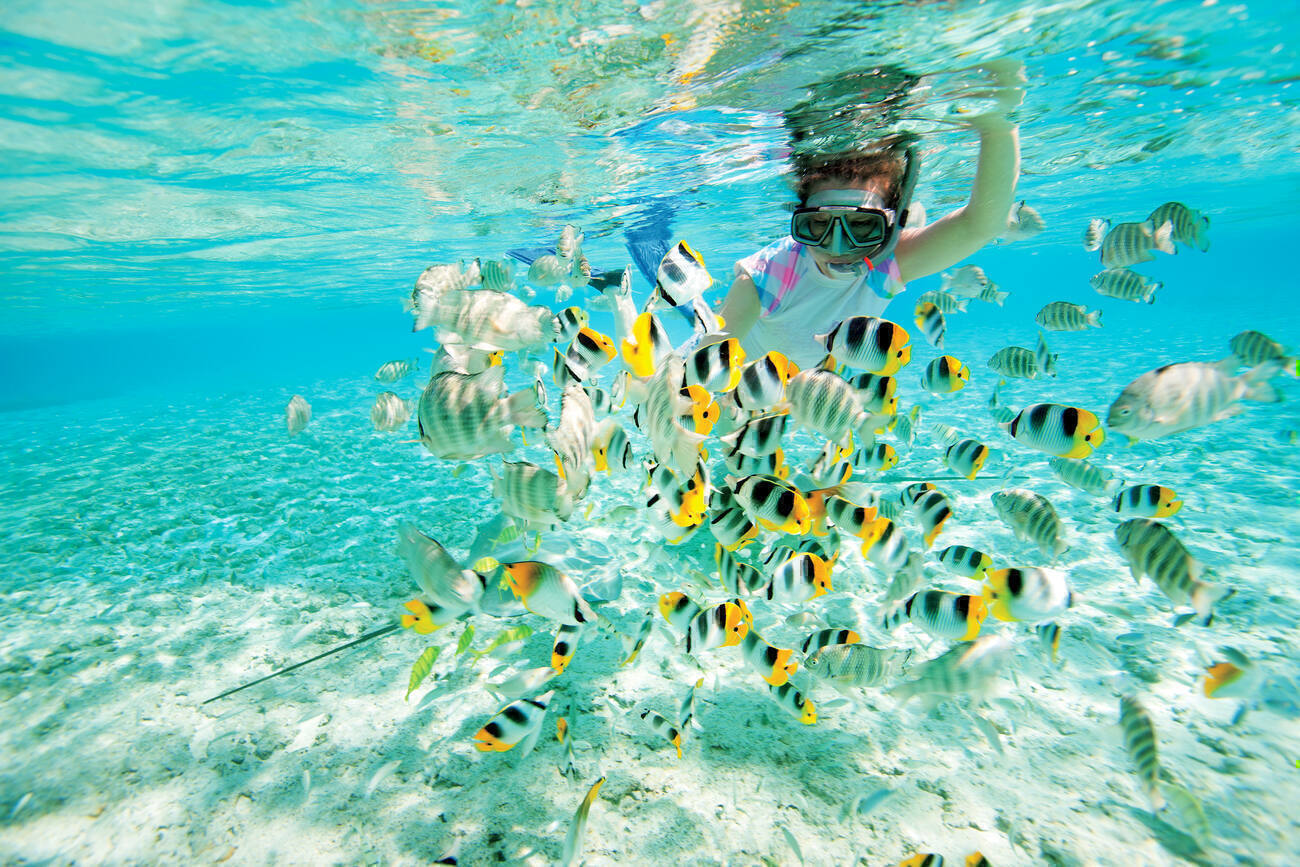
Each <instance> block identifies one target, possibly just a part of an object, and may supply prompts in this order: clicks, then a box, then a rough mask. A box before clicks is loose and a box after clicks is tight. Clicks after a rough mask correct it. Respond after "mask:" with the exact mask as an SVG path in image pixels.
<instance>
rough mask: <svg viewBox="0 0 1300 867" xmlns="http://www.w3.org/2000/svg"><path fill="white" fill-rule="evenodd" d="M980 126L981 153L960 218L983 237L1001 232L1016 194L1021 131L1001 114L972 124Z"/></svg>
mask: <svg viewBox="0 0 1300 867" xmlns="http://www.w3.org/2000/svg"><path fill="white" fill-rule="evenodd" d="M974 126H975V128H976V129H977V130H979V136H980V154H979V161H978V163H977V165H976V169H975V180H974V182H972V183H971V190H970V201H969V202H967V204H966V207H965V212H964V213H963V215H962V216H963V220H964V221H968V222H969V225H968V229H969V230H970V231H971V232H972V233H974V234H976V235H979V236H983V237H984V238H985V240H986V241H989V240H992V239H993V238H996V237H997V236H998V235H1001V234H1002V233H1003V232H1004V231H1005V230H1006V227H1007V218H1008V216H1009V215H1010V213H1011V205H1012V203H1013V202H1014V201H1015V196H1016V180H1017V178H1018V177H1019V175H1020V131H1019V129H1018V128H1017V127H1016V125H1015V124H1013V123H1012V122H1011V121H1010V120H1008V119H1007V118H1005V117H1002V116H1000V115H986V116H985V117H982V118H980V119H978V121H977V122H976V123H975V124H974Z"/></svg>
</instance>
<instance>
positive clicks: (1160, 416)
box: [1106, 357, 1281, 440]
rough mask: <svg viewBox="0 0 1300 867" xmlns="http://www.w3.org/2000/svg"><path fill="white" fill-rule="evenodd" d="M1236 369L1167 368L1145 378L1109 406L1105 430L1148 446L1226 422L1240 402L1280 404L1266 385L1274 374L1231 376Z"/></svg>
mask: <svg viewBox="0 0 1300 867" xmlns="http://www.w3.org/2000/svg"><path fill="white" fill-rule="evenodd" d="M1236 368H1237V359H1236V358H1235V357H1231V358H1229V359H1226V360H1225V361H1221V362H1219V363H1217V364H1208V363H1205V362H1199V361H1189V362H1185V363H1182V364H1167V365H1165V366H1164V367H1158V368H1156V369H1155V370H1152V371H1150V372H1148V373H1144V374H1142V375H1141V376H1139V377H1138V378H1137V379H1135V380H1134V381H1133V382H1131V383H1130V384H1129V385H1128V387H1127V388H1125V389H1124V391H1123V392H1122V393H1121V394H1120V396H1119V397H1118V398H1116V400H1115V402H1114V403H1113V404H1111V407H1110V411H1109V412H1108V413H1107V415H1106V424H1107V425H1108V426H1109V427H1110V428H1112V429H1113V430H1115V431H1116V432H1117V433H1121V434H1124V435H1125V436H1127V437H1128V438H1129V439H1131V440H1144V439H1147V440H1149V439H1156V438H1158V437H1163V436H1169V435H1171V434H1176V433H1181V432H1182V431H1186V430H1191V429H1193V428H1197V427H1201V426H1203V425H1207V424H1211V423H1213V422H1216V421H1221V420H1223V419H1226V418H1231V417H1232V416H1234V415H1236V414H1238V413H1240V412H1241V411H1242V410H1243V409H1244V407H1242V406H1241V404H1240V401H1242V400H1251V401H1261V402H1276V401H1278V400H1281V395H1280V394H1279V393H1278V391H1277V390H1276V389H1275V388H1273V386H1272V385H1270V384H1269V382H1268V377H1269V376H1270V375H1272V374H1273V373H1275V372H1276V368H1274V367H1272V366H1271V365H1265V366H1263V367H1259V368H1255V369H1254V370H1252V371H1251V372H1249V373H1246V374H1243V375H1241V376H1232V375H1231V374H1232V373H1233V372H1234V371H1235V370H1236Z"/></svg>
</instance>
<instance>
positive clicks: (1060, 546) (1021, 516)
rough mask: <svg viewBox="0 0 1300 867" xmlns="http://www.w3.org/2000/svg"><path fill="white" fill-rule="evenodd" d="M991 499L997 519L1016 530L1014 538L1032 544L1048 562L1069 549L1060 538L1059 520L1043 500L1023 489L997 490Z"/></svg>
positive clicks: (1047, 502) (1053, 508) (1049, 502)
mask: <svg viewBox="0 0 1300 867" xmlns="http://www.w3.org/2000/svg"><path fill="white" fill-rule="evenodd" d="M991 499H992V500H993V508H994V509H996V510H997V513H998V517H999V518H1001V519H1002V520H1003V522H1004V523H1006V524H1007V526H1009V527H1010V528H1011V529H1012V530H1013V531H1015V534H1016V538H1018V539H1021V540H1023V541H1028V542H1033V543H1034V544H1036V545H1037V546H1038V549H1039V550H1040V551H1042V552H1043V554H1045V555H1047V556H1048V557H1049V558H1051V559H1055V558H1056V557H1058V556H1060V555H1061V554H1063V553H1065V551H1066V549H1067V548H1069V545H1067V544H1066V542H1065V540H1064V539H1063V538H1062V535H1063V533H1064V530H1063V529H1062V527H1061V519H1060V517H1059V516H1057V514H1056V509H1055V507H1053V506H1052V503H1051V501H1049V500H1048V499H1047V498H1046V497H1042V496H1039V495H1038V494H1035V493H1034V492H1033V491H1029V490H1025V489H1024V488H1012V489H1010V490H1005V491H998V492H997V493H995V494H993V496H992V498H991Z"/></svg>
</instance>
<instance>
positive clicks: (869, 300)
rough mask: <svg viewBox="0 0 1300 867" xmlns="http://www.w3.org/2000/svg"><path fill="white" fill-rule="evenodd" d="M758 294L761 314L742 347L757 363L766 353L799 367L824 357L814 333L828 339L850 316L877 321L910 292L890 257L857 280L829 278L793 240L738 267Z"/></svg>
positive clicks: (781, 242)
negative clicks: (892, 303)
mask: <svg viewBox="0 0 1300 867" xmlns="http://www.w3.org/2000/svg"><path fill="white" fill-rule="evenodd" d="M741 274H744V275H746V276H747V277H749V278H750V279H751V280H752V281H753V282H754V287H755V288H756V289H757V290H758V300H759V304H760V305H761V307H762V313H761V314H760V315H759V318H758V321H757V322H755V323H754V327H753V328H752V329H750V333H749V334H748V335H746V337H745V340H744V341H743V345H744V347H745V352H746V354H747V355H748V356H749V357H751V358H756V357H758V356H759V355H762V354H763V353H764V352H767V351H768V350H773V349H775V350H777V351H779V352H782V353H784V354H785V355H786V356H787V357H788V358H790V360H791V361H793V362H795V363H796V364H798V365H800V366H806V365H811V364H815V363H817V362H818V361H820V360H821V358H822V356H824V355H825V354H826V351H825V349H823V348H822V347H821V345H820V344H818V343H817V342H816V341H815V340H813V339H812V338H813V335H814V334H824V333H825V332H827V331H829V330H830V329H831V326H833V325H835V323H837V322H839V321H840V320H842V319H845V318H847V317H849V316H862V315H865V316H879V315H881V314H882V313H884V311H885V308H886V307H887V306H888V305H889V300H890V299H891V298H893V297H894V296H895V295H897V294H898V293H900V292H902V291H903V290H904V289H905V288H906V284H904V283H903V281H902V279H901V278H900V276H899V270H898V263H897V262H896V261H895V260H894V258H893V257H892V256H891V257H889V258H887V259H885V260H884V261H883V262H878V263H875V265H874V266H873V267H871V268H870V269H869V270H867V271H865V272H864V273H862V274H861V275H858V276H847V277H843V278H836V277H828V276H827V275H825V274H823V273H822V271H821V269H819V268H818V267H817V263H816V261H814V259H813V257H812V255H811V254H810V253H807V252H806V251H805V249H804V245H803V244H801V243H799V242H798V241H796V240H795V239H794V238H792V237H790V236H789V235H787V236H785V237H784V238H782V239H781V240H779V241H776V242H775V243H772V244H768V245H767V246H766V247H764V248H763V249H761V250H759V251H758V252H757V253H754V254H753V255H751V256H747V257H746V258H744V259H741V260H740V261H738V262H737V263H736V275H737V276H739V275H741Z"/></svg>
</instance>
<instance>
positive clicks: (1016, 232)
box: [1002, 200, 1047, 241]
mask: <svg viewBox="0 0 1300 867" xmlns="http://www.w3.org/2000/svg"><path fill="white" fill-rule="evenodd" d="M1045 228H1047V223H1046V222H1044V220H1043V217H1042V215H1041V214H1039V213H1038V211H1036V210H1034V209H1033V208H1032V207H1030V206H1029V205H1027V204H1025V203H1024V201H1023V200H1022V201H1020V202H1017V203H1016V204H1015V205H1013V206H1012V208H1011V216H1010V218H1009V219H1008V220H1007V228H1006V230H1005V231H1003V233H1002V238H1003V240H1005V241H1024V240H1025V239H1027V238H1032V237H1034V236H1035V235H1037V234H1038V233H1039V232H1041V231H1043V229H1045Z"/></svg>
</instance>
